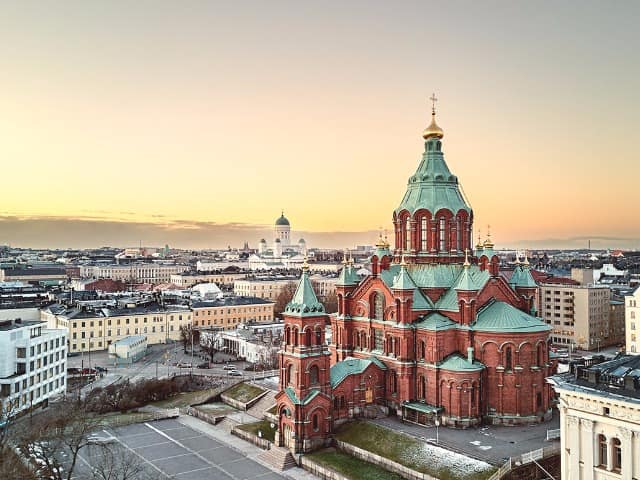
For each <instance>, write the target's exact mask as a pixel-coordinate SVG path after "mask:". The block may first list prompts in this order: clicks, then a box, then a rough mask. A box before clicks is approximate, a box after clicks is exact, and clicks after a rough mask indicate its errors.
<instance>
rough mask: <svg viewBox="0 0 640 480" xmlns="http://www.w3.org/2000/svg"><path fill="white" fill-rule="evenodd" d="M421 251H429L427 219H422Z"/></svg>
mask: <svg viewBox="0 0 640 480" xmlns="http://www.w3.org/2000/svg"><path fill="white" fill-rule="evenodd" d="M420 250H422V251H423V252H426V251H427V217H422V218H421V219H420Z"/></svg>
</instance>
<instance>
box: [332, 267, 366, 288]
mask: <svg viewBox="0 0 640 480" xmlns="http://www.w3.org/2000/svg"><path fill="white" fill-rule="evenodd" d="M358 283H360V278H359V277H358V273H357V272H356V269H355V268H353V266H352V265H345V266H344V267H342V270H340V274H339V275H338V281H337V282H336V285H357V284H358Z"/></svg>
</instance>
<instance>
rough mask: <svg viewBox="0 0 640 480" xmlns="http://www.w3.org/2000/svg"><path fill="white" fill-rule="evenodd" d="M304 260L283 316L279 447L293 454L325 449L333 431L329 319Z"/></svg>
mask: <svg viewBox="0 0 640 480" xmlns="http://www.w3.org/2000/svg"><path fill="white" fill-rule="evenodd" d="M308 271H309V266H308V265H307V261H306V259H305V262H304V265H303V267H302V276H301V277H300V282H299V283H298V287H297V289H296V291H295V293H294V295H293V298H292V299H291V301H290V302H289V303H288V304H287V306H286V307H285V310H284V312H283V314H282V316H283V318H284V342H283V345H282V350H281V351H280V359H279V364H280V365H279V366H280V393H279V394H278V395H277V396H276V401H277V405H278V416H279V424H278V434H277V435H278V436H277V438H276V444H277V445H281V446H285V447H288V448H289V449H291V450H292V451H293V452H294V453H301V452H308V451H310V450H313V449H314V448H317V447H319V446H322V445H323V444H324V443H325V441H327V439H328V435H329V432H330V431H331V422H332V420H331V381H330V373H331V372H330V367H331V364H330V353H329V349H328V346H327V344H326V340H325V327H326V325H327V323H328V321H329V315H327V313H326V312H325V310H324V306H323V305H322V304H321V303H320V302H319V301H318V298H317V297H316V294H315V292H314V290H313V287H312V285H311V281H310V280H309V273H308Z"/></svg>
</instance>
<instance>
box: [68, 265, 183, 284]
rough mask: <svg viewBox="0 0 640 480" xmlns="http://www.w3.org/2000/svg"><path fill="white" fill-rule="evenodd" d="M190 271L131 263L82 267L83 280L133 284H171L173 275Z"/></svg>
mask: <svg viewBox="0 0 640 480" xmlns="http://www.w3.org/2000/svg"><path fill="white" fill-rule="evenodd" d="M187 270H189V266H188V265H175V264H170V263H130V264H126V265H119V264H111V265H81V266H80V277H81V278H95V279H98V278H110V279H112V280H120V281H122V282H129V283H130V282H133V283H169V282H170V281H171V275H175V274H178V273H182V272H185V271H187Z"/></svg>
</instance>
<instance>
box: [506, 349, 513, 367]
mask: <svg viewBox="0 0 640 480" xmlns="http://www.w3.org/2000/svg"><path fill="white" fill-rule="evenodd" d="M512 355H513V354H512V352H511V347H507V349H506V350H505V353H504V368H505V370H513V358H512Z"/></svg>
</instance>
